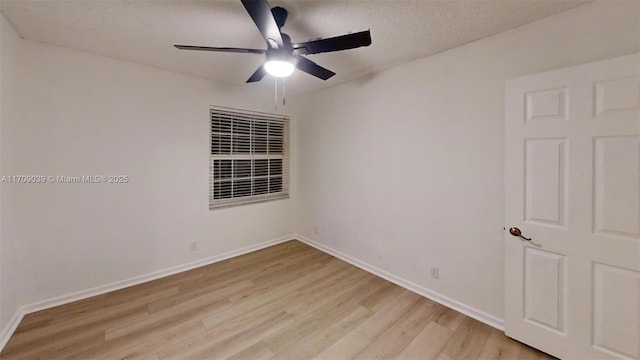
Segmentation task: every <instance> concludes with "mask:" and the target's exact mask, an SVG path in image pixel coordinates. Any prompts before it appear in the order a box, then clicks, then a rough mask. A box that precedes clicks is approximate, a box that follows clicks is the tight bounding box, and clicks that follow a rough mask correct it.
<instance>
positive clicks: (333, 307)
mask: <svg viewBox="0 0 640 360" xmlns="http://www.w3.org/2000/svg"><path fill="white" fill-rule="evenodd" d="M380 280H381V279H380V278H376V277H371V278H370V279H368V280H367V281H365V282H363V283H362V284H360V285H358V286H356V287H353V288H351V289H350V290H349V291H344V292H340V293H334V294H331V295H328V296H327V297H325V299H323V301H322V302H321V303H322V306H320V307H318V308H316V309H314V310H313V311H312V312H311V313H310V314H309V315H308V316H305V317H301V318H300V319H299V320H298V321H297V322H296V323H295V324H293V325H292V326H290V327H289V328H287V329H285V330H284V331H281V332H279V333H278V334H276V335H274V336H272V337H269V338H267V339H265V343H266V344H267V345H268V346H269V348H270V349H271V351H273V352H274V353H276V354H277V353H278V352H280V351H282V350H283V349H285V348H287V347H288V346H290V345H291V344H293V343H294V342H297V341H300V340H301V339H303V338H304V337H306V336H307V335H309V334H310V333H312V332H313V331H315V330H316V329H317V328H318V327H324V326H328V325H329V324H331V323H332V322H334V321H337V320H338V319H340V318H342V317H343V316H345V315H346V314H347V313H348V312H349V311H350V310H351V309H352V308H353V307H356V306H359V305H358V303H359V302H360V301H361V300H362V299H363V298H365V297H367V296H368V295H369V294H371V293H372V292H374V291H376V290H377V289H379V288H380V287H381V286H382V285H383V282H382V281H380ZM329 299H330V301H329Z"/></svg>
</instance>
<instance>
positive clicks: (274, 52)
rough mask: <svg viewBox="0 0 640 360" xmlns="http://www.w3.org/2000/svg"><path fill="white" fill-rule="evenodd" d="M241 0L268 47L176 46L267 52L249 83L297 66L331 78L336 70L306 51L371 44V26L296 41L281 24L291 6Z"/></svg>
mask: <svg viewBox="0 0 640 360" xmlns="http://www.w3.org/2000/svg"><path fill="white" fill-rule="evenodd" d="M241 1H242V5H244V8H245V9H246V10H247V12H248V13H249V15H250V16H251V18H252V19H253V22H255V24H256V26H257V27H258V30H259V31H260V34H262V37H263V38H264V40H265V41H266V43H267V49H266V50H263V49H246V48H233V47H209V46H191V45H175V47H177V48H178V49H181V50H202V51H218V52H231V53H245V54H259V55H262V54H264V55H265V62H264V64H263V65H261V66H260V67H259V68H258V69H257V70H256V71H255V72H254V73H253V75H251V77H249V80H247V82H248V83H251V82H256V81H260V80H261V79H262V78H263V77H264V76H265V74H266V73H269V74H271V75H273V76H275V77H286V76H289V75H291V74H292V73H293V71H294V69H296V68H297V69H298V70H301V71H304V72H306V73H307V74H310V75H313V76H315V77H317V78H320V79H322V80H327V79H329V78H330V77H332V76H333V75H335V74H336V73H334V72H333V71H331V70H329V69H326V68H324V67H322V66H320V65H318V64H316V63H314V62H313V61H311V60H309V59H307V58H305V57H304V56H302V55H310V54H319V53H324V52H331V51H340V50H347V49H354V48H358V47H361V46H369V45H371V33H370V32H369V30H366V31H361V32H357V33H351V34H345V35H340V36H335V37H330V38H325V39H317V40H311V41H307V42H302V43H292V42H291V38H290V37H289V35H287V34H285V33H283V32H281V28H282V27H283V26H284V24H285V22H286V20H287V14H288V13H287V10H285V9H284V8H282V7H279V6H277V7H274V8H271V7H270V6H269V4H268V3H267V1H266V0H241Z"/></svg>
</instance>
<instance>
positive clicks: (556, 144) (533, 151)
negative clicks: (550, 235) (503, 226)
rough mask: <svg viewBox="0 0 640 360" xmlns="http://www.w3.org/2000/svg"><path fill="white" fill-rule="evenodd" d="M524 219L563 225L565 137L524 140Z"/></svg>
mask: <svg viewBox="0 0 640 360" xmlns="http://www.w3.org/2000/svg"><path fill="white" fill-rule="evenodd" d="M524 161H525V184H524V187H525V221H527V222H532V223H539V224H546V225H552V226H565V197H566V193H567V192H566V189H565V186H566V180H565V176H566V174H567V169H566V166H567V160H566V140H565V139H527V140H526V141H525V157H524Z"/></svg>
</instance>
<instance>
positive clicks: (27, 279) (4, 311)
mask: <svg viewBox="0 0 640 360" xmlns="http://www.w3.org/2000/svg"><path fill="white" fill-rule="evenodd" d="M20 41H21V40H20V37H19V36H18V34H17V33H16V32H15V30H14V29H13V28H12V27H11V25H10V24H9V23H8V22H7V20H6V19H5V18H4V16H2V15H0V59H1V60H0V176H1V175H4V174H5V169H6V166H7V159H8V157H10V156H11V149H10V148H7V147H6V144H7V143H8V137H9V136H10V134H9V132H8V131H7V127H8V123H9V122H10V119H12V118H17V117H19V116H20V115H19V113H20V111H19V109H18V108H17V106H16V94H17V92H18V88H19V85H18V83H19V74H18V71H17V69H18V65H19V61H20V59H19V54H18V48H19V42H20ZM0 195H1V196H0V204H1V206H0V334H1V333H2V331H1V330H2V329H4V328H5V325H6V324H7V323H8V321H9V319H10V318H11V316H13V314H14V313H15V311H16V310H17V309H18V307H19V306H20V305H21V304H20V299H21V294H23V293H25V292H27V291H30V289H31V288H32V285H33V276H32V274H31V272H30V269H31V266H30V262H29V259H28V258H27V257H26V256H27V255H28V253H27V250H28V248H29V239H18V238H12V237H9V236H7V230H8V229H10V228H11V224H10V223H9V221H11V219H10V218H7V216H6V215H7V214H8V209H7V207H6V206H5V204H7V200H8V201H12V200H13V197H12V195H13V194H12V192H11V189H7V187H6V186H5V185H4V184H1V185H0Z"/></svg>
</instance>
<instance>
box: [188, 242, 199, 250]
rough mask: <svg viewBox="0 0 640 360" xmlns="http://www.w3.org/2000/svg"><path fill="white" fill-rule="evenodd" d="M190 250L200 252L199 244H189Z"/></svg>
mask: <svg viewBox="0 0 640 360" xmlns="http://www.w3.org/2000/svg"><path fill="white" fill-rule="evenodd" d="M189 248H190V249H191V251H198V243H197V242H195V241H194V242H192V243H191V244H189Z"/></svg>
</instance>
